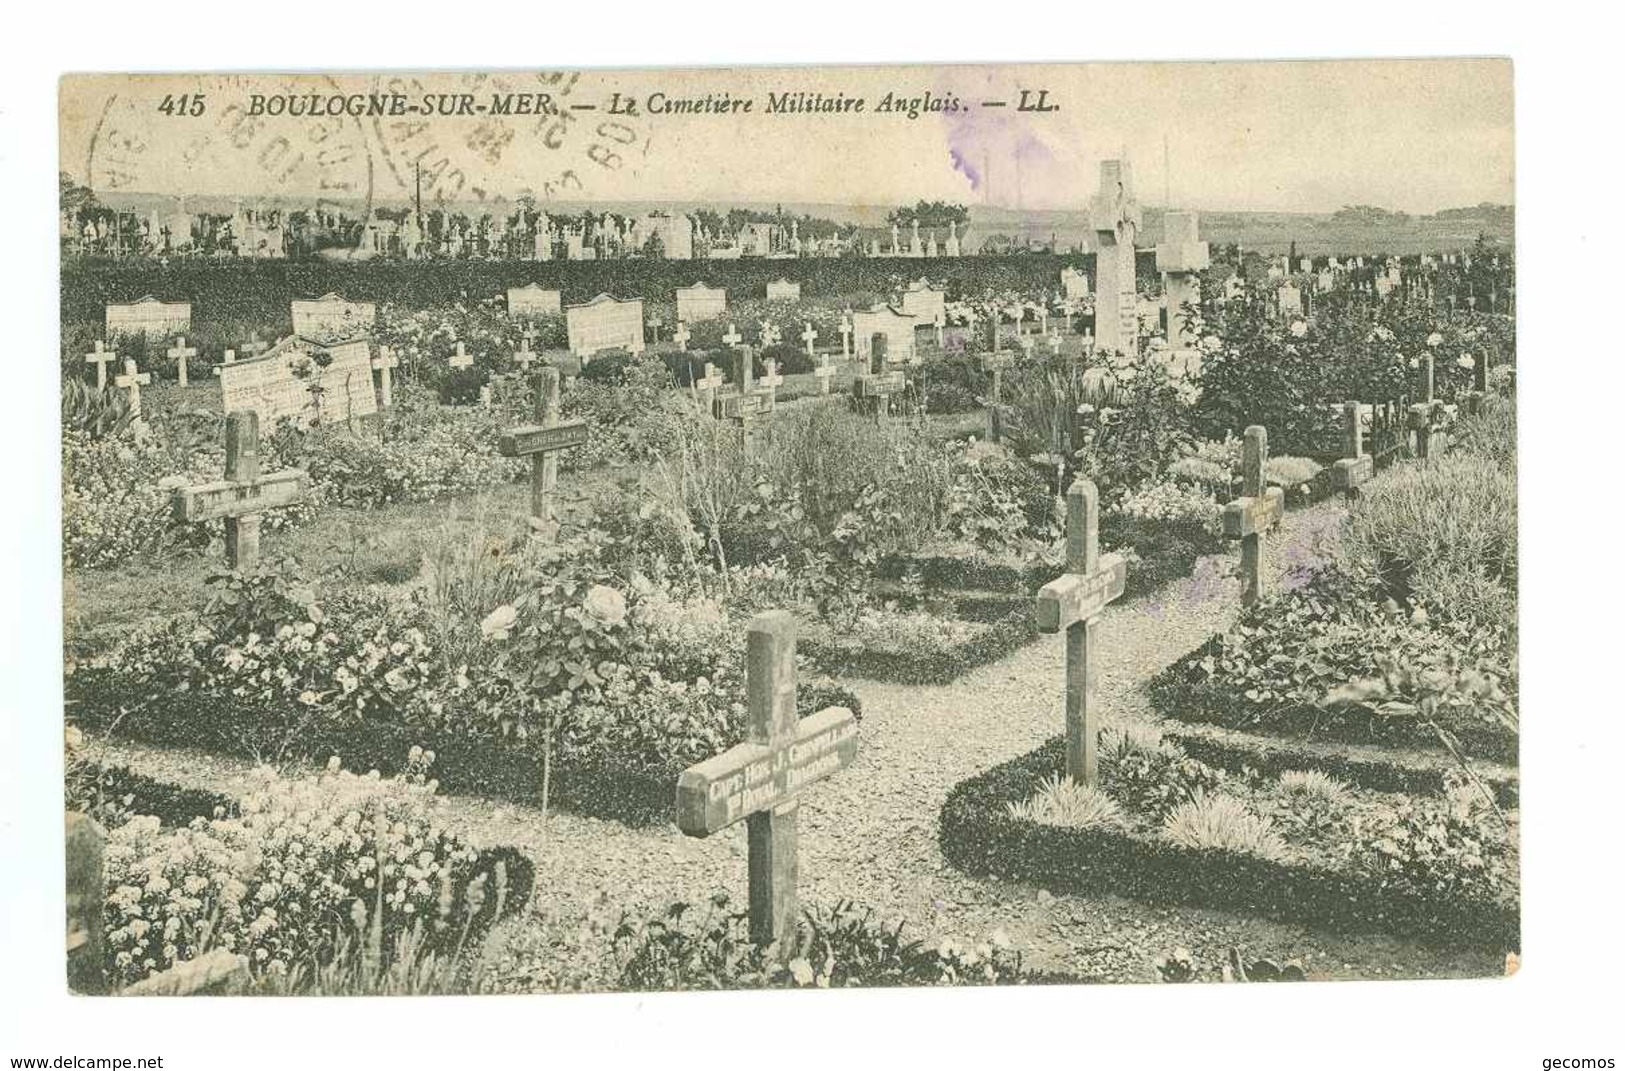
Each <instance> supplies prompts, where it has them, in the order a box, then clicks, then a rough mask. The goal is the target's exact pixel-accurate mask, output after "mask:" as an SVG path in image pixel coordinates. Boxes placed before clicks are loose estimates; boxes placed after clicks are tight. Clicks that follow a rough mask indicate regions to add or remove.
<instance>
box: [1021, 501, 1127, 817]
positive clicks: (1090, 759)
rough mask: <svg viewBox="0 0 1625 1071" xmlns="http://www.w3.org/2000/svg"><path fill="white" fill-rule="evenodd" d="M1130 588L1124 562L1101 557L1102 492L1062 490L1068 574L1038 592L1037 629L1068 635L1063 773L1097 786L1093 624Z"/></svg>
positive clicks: (1097, 717)
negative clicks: (1109, 605)
mask: <svg viewBox="0 0 1625 1071" xmlns="http://www.w3.org/2000/svg"><path fill="white" fill-rule="evenodd" d="M1127 586H1128V562H1127V561H1126V560H1125V559H1124V558H1123V557H1122V555H1119V554H1107V555H1102V554H1101V553H1100V492H1099V490H1097V489H1096V487H1095V485H1094V483H1093V482H1092V481H1090V480H1086V479H1084V478H1082V477H1079V478H1077V479H1076V480H1073V481H1072V486H1071V487H1069V488H1067V492H1066V572H1065V573H1064V574H1062V575H1061V576H1059V577H1057V578H1056V579H1054V580H1051V581H1050V582H1049V583H1047V584H1045V585H1044V586H1043V587H1042V588H1041V589H1039V592H1038V607H1037V617H1038V631H1040V632H1043V633H1056V632H1060V631H1062V630H1063V629H1064V630H1065V631H1066V775H1067V778H1068V779H1070V780H1071V781H1073V782H1075V783H1077V784H1080V785H1094V784H1097V783H1098V782H1099V774H1098V769H1097V765H1096V757H1095V750H1096V744H1097V738H1098V737H1099V735H1100V712H1099V710H1098V709H1097V705H1096V702H1095V691H1096V680H1095V646H1096V643H1095V626H1096V624H1098V622H1099V619H1100V615H1101V614H1102V613H1104V612H1105V609H1106V606H1107V604H1109V603H1111V602H1112V601H1114V600H1116V599H1118V598H1120V597H1121V596H1122V594H1123V592H1124V590H1125V589H1126V588H1127Z"/></svg>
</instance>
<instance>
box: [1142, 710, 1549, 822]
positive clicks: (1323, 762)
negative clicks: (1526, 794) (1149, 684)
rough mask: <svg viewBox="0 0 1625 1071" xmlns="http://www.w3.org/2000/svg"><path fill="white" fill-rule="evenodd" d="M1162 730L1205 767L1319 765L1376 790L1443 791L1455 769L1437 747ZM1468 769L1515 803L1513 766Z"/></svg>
mask: <svg viewBox="0 0 1625 1071" xmlns="http://www.w3.org/2000/svg"><path fill="white" fill-rule="evenodd" d="M1162 735H1163V738H1164V739H1166V740H1168V741H1170V742H1172V743H1174V744H1177V745H1179V747H1181V748H1182V749H1184V751H1185V754H1187V755H1189V756H1190V757H1191V758H1193V759H1199V760H1201V761H1202V762H1205V763H1207V764H1208V765H1210V766H1219V767H1223V768H1225V769H1230V770H1239V769H1241V768H1242V767H1244V766H1245V767H1251V768H1252V769H1254V770H1257V771H1258V772H1259V773H1262V774H1271V775H1274V774H1280V773H1282V772H1284V771H1286V770H1307V769H1314V770H1322V771H1324V772H1325V773H1328V774H1331V775H1332V776H1333V777H1336V778H1338V779H1340V780H1343V781H1347V782H1348V783H1350V784H1353V785H1359V786H1361V787H1363V788H1369V789H1373V790H1375V791H1377V792H1409V793H1413V794H1420V795H1434V794H1438V793H1440V792H1442V791H1444V781H1445V774H1446V772H1448V771H1450V770H1452V769H1455V765H1454V760H1453V759H1451V758H1450V756H1449V755H1448V754H1447V753H1446V752H1445V751H1443V750H1442V749H1437V750H1435V751H1433V752H1431V753H1430V752H1426V751H1410V750H1402V749H1394V748H1383V747H1375V746H1371V747H1361V746H1359V745H1349V744H1339V745H1335V746H1333V745H1317V744H1314V743H1312V742H1309V741H1303V740H1285V739H1282V738H1281V737H1279V736H1266V735H1263V734H1260V733H1246V732H1240V731H1237V730H1234V729H1223V728H1219V727H1218V726H1213V725H1198V724H1188V725H1180V726H1179V727H1178V728H1167V729H1164V730H1163V734H1162ZM1473 771H1474V773H1476V774H1477V775H1478V776H1479V778H1481V779H1482V780H1483V781H1484V783H1485V784H1486V785H1488V786H1489V787H1490V788H1491V790H1492V791H1494V793H1495V798H1496V802H1497V803H1499V804H1500V805H1501V806H1503V807H1516V806H1518V775H1517V771H1515V770H1512V769H1510V768H1508V767H1505V766H1495V765H1490V764H1487V763H1477V762H1475V763H1474V764H1473Z"/></svg>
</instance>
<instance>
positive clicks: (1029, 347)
mask: <svg viewBox="0 0 1625 1071" xmlns="http://www.w3.org/2000/svg"><path fill="white" fill-rule="evenodd" d="M1017 341H1019V342H1020V343H1021V352H1022V355H1023V356H1025V357H1028V358H1031V357H1032V355H1033V347H1034V346H1036V345H1037V344H1038V342H1037V340H1036V339H1034V338H1033V336H1031V335H1022V336H1021V337H1020V338H1019V339H1018V340H1017Z"/></svg>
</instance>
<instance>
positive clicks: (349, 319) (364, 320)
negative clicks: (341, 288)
mask: <svg viewBox="0 0 1625 1071" xmlns="http://www.w3.org/2000/svg"><path fill="white" fill-rule="evenodd" d="M290 311H291V312H292V314H293V333H294V334H295V335H301V336H303V337H305V338H312V339H327V338H352V337H354V336H356V335H362V334H368V333H370V332H371V331H372V328H373V324H374V322H375V321H376V320H377V319H378V306H377V305H375V304H373V303H372V302H370V301H346V300H344V299H343V298H342V297H340V296H339V295H337V294H334V293H326V294H323V295H322V296H321V297H319V298H316V299H314V300H301V301H294V302H292V303H291V304H290Z"/></svg>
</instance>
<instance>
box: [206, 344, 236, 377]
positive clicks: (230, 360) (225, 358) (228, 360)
mask: <svg viewBox="0 0 1625 1071" xmlns="http://www.w3.org/2000/svg"><path fill="white" fill-rule="evenodd" d="M236 363H237V351H236V350H226V351H225V352H224V353H222V354H221V355H220V363H219V364H217V365H215V366H214V367H213V368H211V369H209V371H210V372H211V373H212V374H213V375H214V377H215V378H216V379H219V378H220V370H221V369H222V368H224V367H225V366H226V365H228V364H236Z"/></svg>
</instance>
